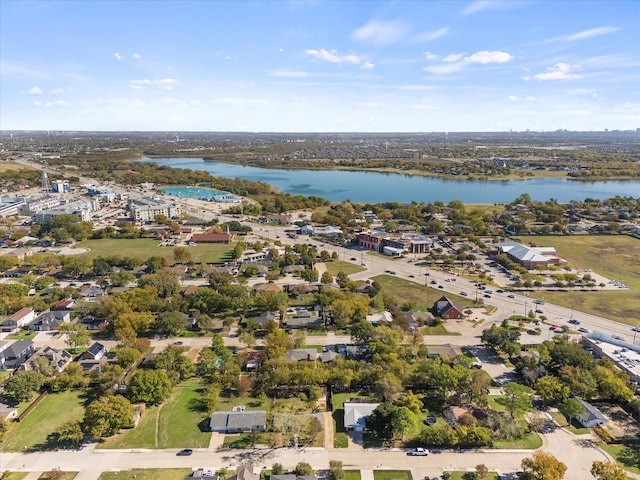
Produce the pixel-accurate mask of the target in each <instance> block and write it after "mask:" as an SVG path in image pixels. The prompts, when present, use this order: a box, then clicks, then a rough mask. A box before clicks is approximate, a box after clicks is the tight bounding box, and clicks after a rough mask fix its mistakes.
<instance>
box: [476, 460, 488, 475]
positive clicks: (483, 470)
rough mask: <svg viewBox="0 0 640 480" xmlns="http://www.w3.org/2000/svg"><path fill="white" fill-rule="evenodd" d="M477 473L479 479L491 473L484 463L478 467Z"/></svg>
mask: <svg viewBox="0 0 640 480" xmlns="http://www.w3.org/2000/svg"><path fill="white" fill-rule="evenodd" d="M476 472H478V477H480V478H484V477H486V476H487V474H488V473H489V469H488V468H487V466H486V465H485V464H484V463H480V464H478V465H476Z"/></svg>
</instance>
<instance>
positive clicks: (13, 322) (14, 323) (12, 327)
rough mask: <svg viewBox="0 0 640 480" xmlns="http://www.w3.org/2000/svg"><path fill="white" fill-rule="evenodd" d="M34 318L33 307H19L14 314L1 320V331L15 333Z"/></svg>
mask: <svg viewBox="0 0 640 480" xmlns="http://www.w3.org/2000/svg"><path fill="white" fill-rule="evenodd" d="M35 318H36V312H35V311H34V310H33V308H29V307H25V308H21V309H20V310H18V311H17V312H15V313H14V314H12V315H10V316H9V317H7V318H5V319H4V321H3V322H2V327H1V328H2V332H8V333H15V332H17V331H18V330H20V329H21V328H23V327H26V326H27V325H29V324H30V323H31V322H33V321H34V320H35Z"/></svg>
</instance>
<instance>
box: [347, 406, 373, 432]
mask: <svg viewBox="0 0 640 480" xmlns="http://www.w3.org/2000/svg"><path fill="white" fill-rule="evenodd" d="M378 405H380V404H379V403H360V402H344V407H343V408H344V428H346V429H347V430H352V431H354V432H364V430H365V428H366V424H365V423H366V419H367V417H369V416H370V415H371V414H372V413H373V411H374V410H375V409H376V408H378Z"/></svg>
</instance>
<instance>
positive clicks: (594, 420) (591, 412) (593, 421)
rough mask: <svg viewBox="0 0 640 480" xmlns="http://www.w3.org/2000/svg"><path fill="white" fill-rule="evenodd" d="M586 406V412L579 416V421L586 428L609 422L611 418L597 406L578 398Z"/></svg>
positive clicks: (600, 425)
mask: <svg viewBox="0 0 640 480" xmlns="http://www.w3.org/2000/svg"><path fill="white" fill-rule="evenodd" d="M578 401H579V402H580V404H581V405H582V406H583V407H584V412H583V413H581V414H580V415H578V416H577V418H576V419H577V420H578V422H580V424H581V425H582V426H583V427H585V428H592V427H604V426H606V425H607V423H608V422H609V419H608V418H607V417H605V416H604V414H603V413H602V412H601V411H600V410H598V409H597V408H596V407H594V406H593V405H591V404H590V403H587V402H585V401H584V400H578Z"/></svg>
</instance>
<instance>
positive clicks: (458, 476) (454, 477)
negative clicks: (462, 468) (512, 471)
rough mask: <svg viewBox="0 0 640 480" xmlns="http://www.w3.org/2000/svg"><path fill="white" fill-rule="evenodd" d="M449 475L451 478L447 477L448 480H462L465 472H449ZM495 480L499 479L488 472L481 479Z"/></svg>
mask: <svg viewBox="0 0 640 480" xmlns="http://www.w3.org/2000/svg"><path fill="white" fill-rule="evenodd" d="M450 473H451V477H449V479H450V480H463V479H462V476H463V475H464V474H465V473H467V472H450ZM497 478H499V477H498V474H497V473H496V472H489V473H487V475H486V476H485V477H483V479H482V480H496V479H497Z"/></svg>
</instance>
